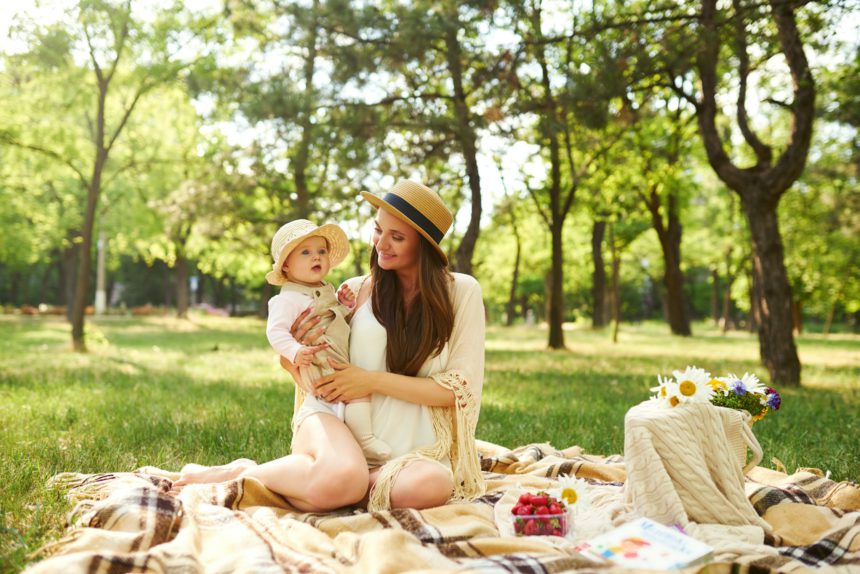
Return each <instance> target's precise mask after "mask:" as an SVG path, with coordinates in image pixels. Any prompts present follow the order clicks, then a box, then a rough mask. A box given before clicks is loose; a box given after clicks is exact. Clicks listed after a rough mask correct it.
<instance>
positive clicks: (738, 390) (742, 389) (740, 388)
mask: <svg viewBox="0 0 860 574" xmlns="http://www.w3.org/2000/svg"><path fill="white" fill-rule="evenodd" d="M732 392H734V393H735V394H736V395H737V396H739V397H742V396H744V395H745V394H747V388H746V385H744V382H743V381H741V380H737V381H735V382H734V383H732Z"/></svg>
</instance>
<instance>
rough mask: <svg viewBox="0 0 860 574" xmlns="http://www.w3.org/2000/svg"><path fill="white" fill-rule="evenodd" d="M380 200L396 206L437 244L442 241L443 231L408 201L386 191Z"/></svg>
mask: <svg viewBox="0 0 860 574" xmlns="http://www.w3.org/2000/svg"><path fill="white" fill-rule="evenodd" d="M382 200H383V201H384V202H385V203H387V204H389V205H391V206H392V207H395V208H397V209H398V210H399V211H400V212H401V213H402V214H403V215H405V216H406V217H408V218H409V219H411V220H412V222H413V223H414V224H415V225H417V226H418V227H420V228H421V229H422V230H424V233H426V234H427V235H429V236H430V237H432V238H433V241H435V242H436V244H437V245H438V244H439V242H440V241H442V238H443V237H444V236H445V232H444V231H441V230H440V229H439V228H438V227H436V226H435V225H433V223H432V222H431V221H430V220H429V219H427V218H426V217H424V214H423V213H421V212H420V211H418V210H417V209H415V208H414V207H412V204H410V203H409V202H408V201H406V200H405V199H403V198H402V197H400V196H399V195H394V194H393V193H391V192H389V193H386V194H385V197H383V198H382Z"/></svg>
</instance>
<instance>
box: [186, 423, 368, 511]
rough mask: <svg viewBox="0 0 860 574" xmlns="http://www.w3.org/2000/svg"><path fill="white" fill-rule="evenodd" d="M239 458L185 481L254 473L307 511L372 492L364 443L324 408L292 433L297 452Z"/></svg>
mask: <svg viewBox="0 0 860 574" xmlns="http://www.w3.org/2000/svg"><path fill="white" fill-rule="evenodd" d="M245 460H247V459H245ZM236 462H237V461H234V463H236ZM234 463H231V464H230V465H225V466H224V467H212V468H210V469H208V470H207V471H204V472H202V473H192V474H190V475H188V477H187V478H186V477H185V476H183V477H182V478H184V479H186V480H185V482H184V483H183V484H190V483H191V482H219V481H220V480H230V479H232V478H237V477H253V478H256V479H257V480H259V481H260V482H262V483H263V484H264V485H265V486H266V488H268V489H269V490H272V491H274V492H276V493H278V494H280V495H281V496H284V497H286V498H287V500H288V501H289V502H290V504H292V505H293V506H295V507H296V508H298V509H299V510H303V511H307V512H317V511H326V510H332V509H335V508H340V507H342V506H347V505H350V504H354V503H356V502H358V501H360V500H361V499H362V497H363V496H364V494H365V493H366V492H367V485H368V472H367V462H366V461H365V459H364V455H363V454H362V452H361V447H359V446H358V443H356V442H355V438H354V437H353V436H352V433H351V432H349V429H347V428H346V425H344V424H343V422H342V421H340V420H338V418H337V417H335V416H333V415H329V414H325V413H318V414H314V415H311V416H309V417H307V418H306V419H305V420H304V421H302V424H301V425H300V426H299V429H298V430H297V431H296V435H295V437H294V438H293V452H292V454H289V455H287V456H284V457H281V458H278V459H275V460H273V461H270V462H266V463H263V464H258V465H245V466H244V467H242V465H241V464H238V465H237V464H234ZM240 467H242V468H240ZM216 469H217V470H216ZM237 470H238V472H237ZM222 476H226V477H227V478H220V477H222ZM211 478H215V479H216V480H209V479H211ZM219 479H220V480H219ZM177 482H178V481H177Z"/></svg>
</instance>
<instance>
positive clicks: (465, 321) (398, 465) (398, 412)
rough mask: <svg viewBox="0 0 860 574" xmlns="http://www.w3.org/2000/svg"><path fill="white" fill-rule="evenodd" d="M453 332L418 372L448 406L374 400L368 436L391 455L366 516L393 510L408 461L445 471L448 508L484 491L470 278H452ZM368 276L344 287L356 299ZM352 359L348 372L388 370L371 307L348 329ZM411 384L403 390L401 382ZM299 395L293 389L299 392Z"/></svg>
mask: <svg viewBox="0 0 860 574" xmlns="http://www.w3.org/2000/svg"><path fill="white" fill-rule="evenodd" d="M451 277H452V279H453V281H452V283H451V291H450V295H451V303H452V305H453V310H454V325H453V329H452V331H451V337H450V339H449V340H448V343H446V344H445V346H444V347H443V349H442V352H441V353H439V355H438V356H435V357H430V358H429V359H427V361H425V363H424V364H423V365H422V366H421V369H419V371H418V376H419V377H427V378H430V379H433V381H435V382H436V383H437V384H438V385H439V386H441V387H442V388H444V389H448V390H450V391H452V392H453V393H454V405H453V406H451V407H429V406H426V405H419V404H415V403H410V402H408V401H404V400H401V399H397V398H394V397H391V396H388V395H382V394H379V395H373V396H372V398H371V403H372V416H371V419H372V423H373V434H374V435H375V436H376V437H377V438H379V439H381V440H383V441H385V442H386V443H388V444H389V445H390V446H391V448H392V451H393V452H392V457H391V460H389V461H388V462H386V463H385V464H384V465H383V466H382V467H381V471H380V473H379V475H378V477H377V480H376V482H375V483H374V486H373V488H372V489H371V491H370V496H369V500H368V509H369V510H374V511H376V510H384V509H387V508H390V504H391V501H390V493H391V488H392V486H393V484H394V480H395V479H396V477H397V474H398V473H399V472H400V470H402V469H403V468H405V467H406V465H408V464H410V463H411V462H413V461H417V460H425V461H436V462H439V463H441V464H443V465H445V466H447V467H448V468H449V469H450V470H451V473H452V477H453V480H454V493H453V495H452V497H451V500H452V501H464V500H473V499H474V498H475V497H477V496H480V495H482V494H483V493H484V492H485V489H486V487H485V484H484V479H483V476H482V475H481V467H480V460H479V457H478V452H477V448H476V444H475V428H476V426H477V423H478V416H479V413H480V408H481V391H482V387H483V383H484V304H483V300H482V296H481V286H480V285H479V284H478V282H477V281H475V279H474V278H473V277H471V276H469V275H463V274H461V273H452V274H451ZM365 279H366V277H355V278H353V279H350V280H348V281H346V284H347V285H348V286H349V287H350V289H352V291H353V293H356V294H358V293H359V292H360V291H361V287H362V285H363V283H364V280H365ZM350 327H351V329H350V340H349V355H350V362H351V363H352V364H353V365H356V366H358V367H362V368H364V369H367V370H372V371H387V370H388V369H387V365H386V359H385V350H386V345H387V339H388V337H387V334H386V331H385V328H384V327H383V326H382V325H380V324H379V322H378V321H377V320H376V317H375V316H374V314H373V306H372V303H371V302H370V300H368V301H365V302H364V303H363V304H362V305H361V307H359V308H358V309H357V310H356V312H355V314H354V316H353V318H352V322H351V325H350ZM405 384H408V383H405ZM297 389H298V387H297Z"/></svg>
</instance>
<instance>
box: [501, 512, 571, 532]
mask: <svg viewBox="0 0 860 574" xmlns="http://www.w3.org/2000/svg"><path fill="white" fill-rule="evenodd" d="M511 525H512V526H513V529H514V534H516V535H517V536H567V534H568V532H572V531H573V513H571V511H570V509H566V510H565V511H564V512H562V513H561V514H525V515H522V514H520V515H516V514H512V515H511Z"/></svg>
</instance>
